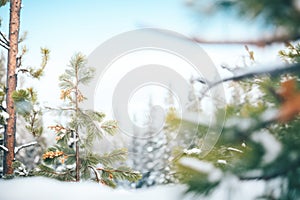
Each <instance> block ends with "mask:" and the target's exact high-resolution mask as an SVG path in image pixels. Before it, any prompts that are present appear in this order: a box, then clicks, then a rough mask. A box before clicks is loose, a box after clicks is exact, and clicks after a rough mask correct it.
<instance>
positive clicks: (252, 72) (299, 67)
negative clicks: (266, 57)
mask: <svg viewBox="0 0 300 200" xmlns="http://www.w3.org/2000/svg"><path fill="white" fill-rule="evenodd" d="M297 71H300V63H295V64H290V65H275V66H274V65H272V66H270V65H268V66H257V67H251V68H247V69H239V70H235V71H233V75H231V76H229V77H225V78H223V79H221V80H218V81H215V82H208V81H206V83H207V84H208V87H207V88H206V89H205V90H204V91H203V92H202V95H204V94H206V93H207V92H208V91H209V90H210V89H212V88H213V87H215V86H217V85H219V84H221V83H224V82H227V81H239V80H242V79H246V78H251V77H255V76H259V75H267V74H268V75H270V76H277V75H280V74H282V73H289V72H297ZM195 81H198V82H201V83H203V79H196V80H195Z"/></svg>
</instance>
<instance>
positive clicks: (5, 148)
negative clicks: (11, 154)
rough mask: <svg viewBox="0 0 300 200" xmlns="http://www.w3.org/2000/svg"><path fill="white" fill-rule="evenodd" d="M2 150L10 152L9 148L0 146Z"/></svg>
mask: <svg viewBox="0 0 300 200" xmlns="http://www.w3.org/2000/svg"><path fill="white" fill-rule="evenodd" d="M0 149H2V150H3V151H6V152H8V148H7V147H6V146H4V145H0Z"/></svg>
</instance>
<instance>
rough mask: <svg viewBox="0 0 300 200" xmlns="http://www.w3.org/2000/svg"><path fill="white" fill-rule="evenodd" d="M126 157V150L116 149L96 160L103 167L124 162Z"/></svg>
mask: <svg viewBox="0 0 300 200" xmlns="http://www.w3.org/2000/svg"><path fill="white" fill-rule="evenodd" d="M126 157H127V150H126V149H116V150H114V151H112V152H111V153H107V154H104V155H103V156H100V157H99V158H98V160H99V162H100V163H101V164H103V165H105V166H108V165H112V164H113V163H114V162H116V161H125V160H126Z"/></svg>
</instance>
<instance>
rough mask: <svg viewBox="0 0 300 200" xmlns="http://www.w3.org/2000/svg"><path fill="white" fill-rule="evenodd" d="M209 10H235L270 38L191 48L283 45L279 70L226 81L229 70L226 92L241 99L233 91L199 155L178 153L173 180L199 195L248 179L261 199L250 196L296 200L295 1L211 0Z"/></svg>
mask: <svg viewBox="0 0 300 200" xmlns="http://www.w3.org/2000/svg"><path fill="white" fill-rule="evenodd" d="M189 2H190V5H192V6H194V7H197V6H199V5H203V4H200V3H199V1H189ZM209 5H210V6H208V7H209V9H211V11H215V12H218V11H219V10H220V9H222V10H232V9H235V10H237V11H238V13H239V15H240V16H242V17H245V18H246V19H251V20H252V19H253V20H257V19H259V20H262V21H263V22H264V24H265V28H266V29H269V30H271V32H272V34H271V35H269V36H268V37H264V36H263V35H262V36H261V37H260V38H257V39H255V40H253V39H251V40H245V41H243V40H228V41H226V40H224V41H207V40H205V39H203V38H194V39H195V40H196V41H197V42H199V43H215V44H233V43H234V44H242V45H247V44H249V45H256V46H260V47H265V46H266V45H270V44H273V43H284V44H285V46H286V48H285V49H283V50H281V51H279V53H278V56H280V57H281V58H282V60H283V61H282V62H281V63H278V64H277V65H279V66H280V64H281V67H279V68H278V67H277V66H274V67H272V64H270V65H271V66H270V69H271V70H269V71H268V70H266V71H265V72H264V73H260V72H259V71H260V70H261V68H259V67H257V71H256V72H255V71H253V73H250V74H249V73H246V70H245V75H244V76H243V75H242V76H240V77H239V78H238V77H235V75H234V74H236V73H235V72H237V71H238V70H236V71H234V70H233V76H232V78H231V79H229V80H233V81H234V82H232V84H234V85H235V86H234V89H235V90H239V93H240V94H243V95H234V92H233V93H232V95H234V98H232V99H233V101H232V102H230V103H228V104H227V105H226V107H224V108H222V109H225V110H226V122H225V125H224V128H223V131H222V134H221V136H220V138H219V140H218V143H217V144H216V145H215V147H214V148H213V150H212V151H211V152H210V153H209V154H208V155H207V156H204V157H203V155H201V153H200V154H198V155H186V154H184V152H182V153H183V156H182V157H183V158H181V159H179V161H178V165H177V166H178V172H179V173H178V175H179V178H180V180H181V181H183V182H184V183H187V184H188V185H189V189H188V191H194V192H197V193H200V194H203V195H209V194H212V193H213V191H214V190H215V189H217V188H219V189H220V188H221V187H224V185H227V186H229V185H230V184H232V180H235V183H236V185H234V186H232V187H231V188H234V187H236V190H237V191H235V192H238V190H239V189H240V188H241V185H242V184H243V183H247V182H250V181H254V182H260V183H261V182H262V183H263V184H264V185H265V191H264V194H261V195H260V196H258V197H257V198H260V199H299V198H300V192H299V188H300V182H299V180H300V160H299V158H300V149H299V148H298V147H299V144H300V143H299V142H300V135H299V131H298V130H299V128H300V118H299V111H300V109H299V108H300V103H299V102H300V98H299V97H300V95H299V94H300V93H299V86H300V82H299V70H300V66H299V64H298V62H299V59H300V57H299V56H300V54H299V52H300V45H299V41H298V40H299V33H300V26H299V25H300V24H299V19H300V1H298V0H288V1H285V0H278V1H271V0H264V1H259V0H251V1H250V0H240V1H235V0H233V1H211V2H210V4H209ZM251 47H252V46H249V47H248V46H246V50H247V54H249V59H251V60H255V56H254V53H253V51H250V50H249V48H251ZM241 67H242V68H245V67H249V68H252V67H255V66H241ZM291 69H292V70H291ZM239 72H243V70H240V71H239ZM219 84H222V82H219ZM208 87H210V86H208ZM241 92H242V93H241ZM253 94H255V95H253ZM200 98H201V97H200ZM198 135H201V134H198ZM198 148H199V149H201V146H199V147H198ZM255 189H257V188H253V191H255ZM233 193H234V191H232V190H228V199H231V198H233V196H232V195H233Z"/></svg>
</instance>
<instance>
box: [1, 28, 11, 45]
mask: <svg viewBox="0 0 300 200" xmlns="http://www.w3.org/2000/svg"><path fill="white" fill-rule="evenodd" d="M0 35H1V36H2V38H3V39H4V40H5V43H6V44H7V46H9V41H8V39H7V38H6V37H5V35H4V34H3V33H2V32H1V31H0Z"/></svg>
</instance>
